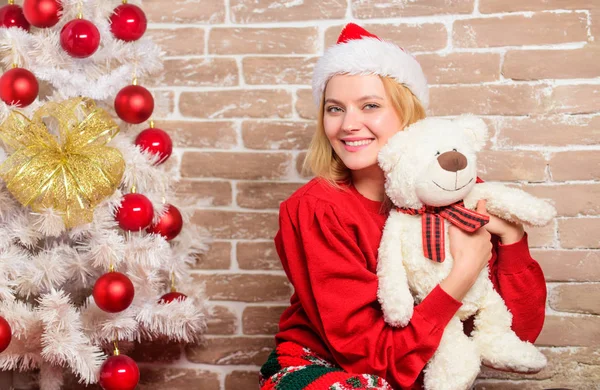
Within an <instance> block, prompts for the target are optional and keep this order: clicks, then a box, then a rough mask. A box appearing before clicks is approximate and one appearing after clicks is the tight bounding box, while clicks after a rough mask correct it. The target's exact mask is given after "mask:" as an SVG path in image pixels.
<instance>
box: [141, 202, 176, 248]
mask: <svg viewBox="0 0 600 390" xmlns="http://www.w3.org/2000/svg"><path fill="white" fill-rule="evenodd" d="M182 227H183V218H182V217H181V213H180V212H179V210H178V209H177V207H175V206H173V205H170V204H169V205H167V210H166V211H165V213H164V214H163V215H162V217H160V220H159V221H158V222H157V223H156V224H153V225H152V226H150V227H149V228H148V229H146V231H147V232H148V233H154V234H160V235H161V236H163V237H164V238H165V240H167V241H169V240H172V239H174V238H175V237H177V235H178V234H179V232H181V228H182Z"/></svg>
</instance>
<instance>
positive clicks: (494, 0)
mask: <svg viewBox="0 0 600 390" xmlns="http://www.w3.org/2000/svg"><path fill="white" fill-rule="evenodd" d="M598 5H599V4H598V2H597V1H596V0H542V1H540V0H479V12H481V13H501V12H522V11H548V10H565V9H571V10H582V9H592V8H598Z"/></svg>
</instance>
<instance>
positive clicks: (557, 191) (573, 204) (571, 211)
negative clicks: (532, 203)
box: [524, 183, 600, 217]
mask: <svg viewBox="0 0 600 390" xmlns="http://www.w3.org/2000/svg"><path fill="white" fill-rule="evenodd" d="M524 190H526V191H527V192H529V193H531V194H532V195H534V196H537V197H540V198H544V199H551V201H552V203H554V205H555V207H556V210H557V212H558V216H565V217H575V216H578V215H598V214H600V203H599V202H598V199H600V183H598V184H565V185H559V186H555V185H553V186H548V185H540V186H526V187H524Z"/></svg>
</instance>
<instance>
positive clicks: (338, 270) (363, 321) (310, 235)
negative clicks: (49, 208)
mask: <svg viewBox="0 0 600 390" xmlns="http://www.w3.org/2000/svg"><path fill="white" fill-rule="evenodd" d="M313 92H314V95H315V101H317V102H318V103H319V104H320V113H319V118H318V127H317V132H316V134H315V136H314V138H313V141H312V143H311V146H310V148H309V153H308V156H307V162H308V164H309V165H310V167H311V168H312V170H313V173H314V174H315V176H316V178H315V179H313V180H311V181H310V182H309V183H307V184H306V185H304V186H303V187H302V188H300V189H299V190H298V191H297V192H296V193H294V194H293V195H292V196H291V197H290V198H289V199H287V200H286V201H285V202H283V203H282V204H281V208H280V215H279V222H280V230H279V232H278V233H277V236H276V237H275V244H276V247H277V251H278V253H279V256H280V259H281V262H282V264H283V268H284V270H285V272H286V274H287V276H288V278H289V280H290V282H291V283H292V285H293V286H294V289H295V293H294V295H293V296H292V298H291V302H290V307H289V308H288V309H287V310H286V311H285V312H284V313H283V315H282V316H281V320H280V323H279V328H280V331H279V333H278V334H277V335H276V342H277V348H276V350H275V351H273V353H272V354H271V356H270V357H269V360H268V361H267V362H266V363H265V365H264V366H263V367H262V368H261V386H262V389H270V388H277V389H286V390H293V389H346V388H348V389H419V388H421V387H422V377H421V373H422V371H423V368H424V367H425V365H426V364H427V362H428V360H429V359H430V358H431V357H432V356H433V354H434V352H435V351H436V349H437V346H438V344H439V342H440V339H441V337H442V334H443V331H444V328H445V326H446V324H447V323H448V322H449V320H450V319H451V318H452V316H453V315H454V314H455V313H456V311H457V310H458V308H459V307H460V306H461V303H460V301H461V299H462V298H463V297H464V295H465V294H466V293H467V291H468V290H469V288H470V287H471V286H472V284H473V283H474V281H475V279H476V276H477V275H478V274H479V272H480V271H481V270H482V269H484V267H485V266H486V265H488V264H489V266H490V276H491V278H492V281H493V282H494V285H495V287H496V289H497V290H498V291H499V292H500V294H501V295H502V297H503V298H504V300H505V302H506V305H507V307H508V308H509V310H510V311H511V312H512V313H513V316H514V318H513V329H514V331H515V332H516V333H517V335H519V337H521V338H522V339H524V340H528V341H532V342H533V341H534V340H535V338H536V337H537V336H538V334H539V332H540V331H541V328H542V325H543V321H544V306H545V300H546V287H545V281H544V276H543V274H542V272H541V269H540V267H539V265H538V263H537V262H536V261H535V260H533V259H532V258H531V256H530V254H529V249H528V245H527V235H526V234H525V233H524V231H523V227H522V226H520V225H514V224H510V223H507V222H504V221H502V220H500V219H498V218H495V217H493V216H490V222H489V223H488V224H487V225H486V226H485V227H484V228H481V229H479V230H478V231H476V232H475V233H472V234H469V233H466V232H463V231H462V230H459V229H457V228H454V227H450V229H449V231H448V234H449V239H450V251H451V253H452V256H453V258H454V265H453V268H452V271H451V273H450V275H449V276H448V277H447V278H446V279H445V280H444V281H442V282H441V283H440V284H439V285H438V286H437V287H436V288H435V289H434V290H433V291H432V292H431V293H430V294H429V295H428V296H427V297H426V298H425V299H424V300H423V301H422V302H421V303H420V304H419V305H417V306H416V307H415V311H414V314H413V317H412V319H411V321H410V323H409V324H408V325H407V326H406V327H405V328H392V327H390V326H388V325H387V324H386V323H385V322H384V320H383V314H382V311H381V308H380V306H379V304H378V301H377V286H378V283H377V277H376V268H377V267H376V264H377V249H378V247H379V242H380V240H381V234H382V231H383V226H384V224H385V221H386V218H387V214H388V210H389V206H387V205H386V202H385V193H384V176H383V173H382V171H381V169H380V168H379V166H378V165H377V154H378V152H379V150H380V149H381V147H382V146H383V145H384V144H385V143H386V141H387V140H388V139H389V138H390V137H391V136H393V135H394V134H395V133H396V132H397V131H399V130H402V129H404V128H405V127H406V126H408V125H410V124H412V123H414V122H416V121H418V120H419V119H422V118H424V116H425V109H426V107H427V104H428V90H427V83H426V81H425V77H424V75H423V73H422V71H421V67H420V66H419V64H418V63H417V61H416V60H415V59H414V58H413V57H412V56H411V55H410V54H408V53H406V52H405V51H404V50H403V49H401V48H399V47H398V46H395V45H393V44H391V43H387V42H383V41H381V40H379V39H378V38H377V37H376V36H374V35H373V34H370V33H369V32H367V31H366V30H364V29H362V28H361V27H359V26H357V25H354V24H349V25H348V26H346V27H345V28H344V30H343V31H342V33H341V35H340V38H339V39H338V43H337V45H335V46H334V47H332V48H330V49H329V50H327V52H326V53H325V54H324V56H323V57H322V58H321V59H320V60H319V62H318V63H317V65H316V67H315V76H314V78H313ZM477 211H478V212H480V213H486V210H485V203H484V202H481V203H480V204H479V205H478V208H477ZM486 214H487V213H486Z"/></svg>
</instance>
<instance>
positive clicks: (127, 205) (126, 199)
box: [115, 194, 154, 231]
mask: <svg viewBox="0 0 600 390" xmlns="http://www.w3.org/2000/svg"><path fill="white" fill-rule="evenodd" d="M152 218H154V209H153V208H152V203H151V202H150V200H148V198H146V197H145V196H144V195H142V194H126V195H125V196H123V200H122V201H121V206H120V207H119V209H118V210H117V214H116V215H115V219H116V220H117V222H119V226H120V227H121V229H123V230H132V231H138V230H141V229H145V228H147V227H148V225H150V224H151V223H152Z"/></svg>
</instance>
